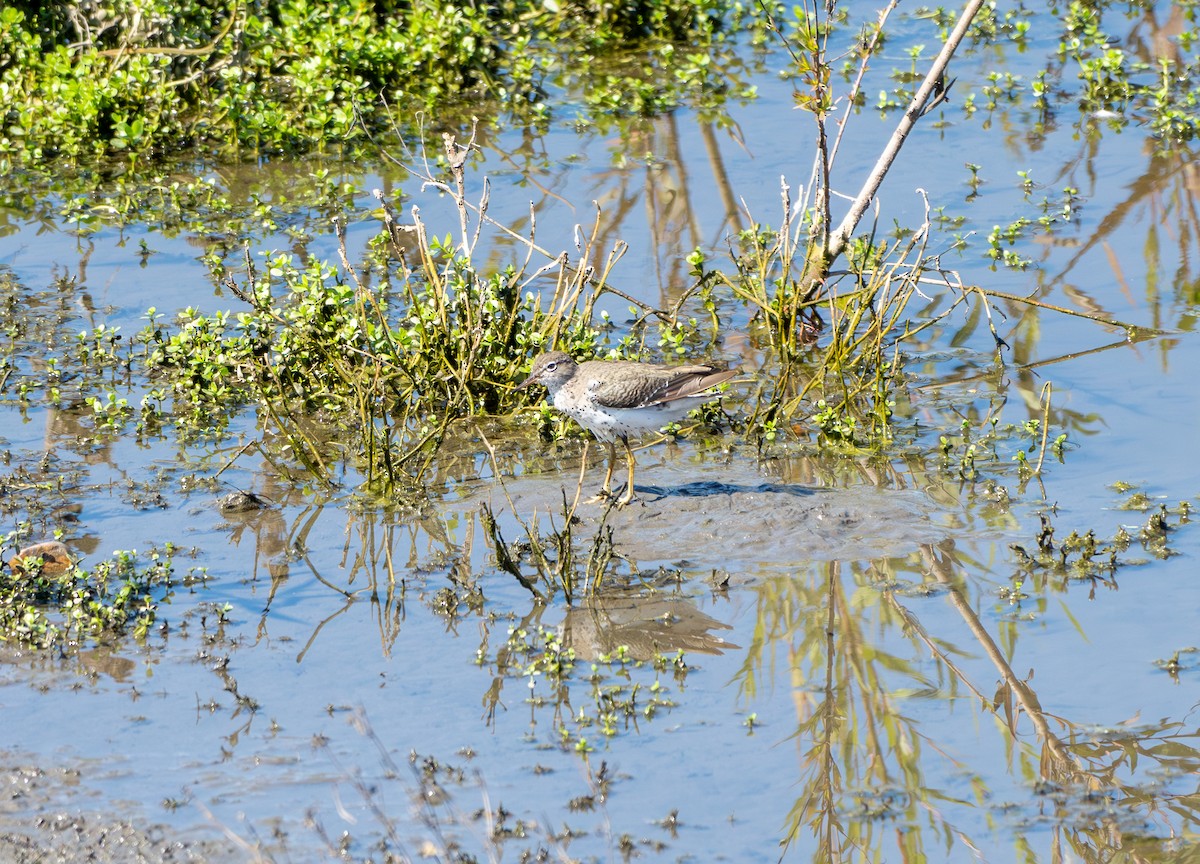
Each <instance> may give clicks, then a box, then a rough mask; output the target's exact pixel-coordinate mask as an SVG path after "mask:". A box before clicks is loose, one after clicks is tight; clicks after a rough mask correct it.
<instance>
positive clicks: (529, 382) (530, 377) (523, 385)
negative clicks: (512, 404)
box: [513, 375, 537, 390]
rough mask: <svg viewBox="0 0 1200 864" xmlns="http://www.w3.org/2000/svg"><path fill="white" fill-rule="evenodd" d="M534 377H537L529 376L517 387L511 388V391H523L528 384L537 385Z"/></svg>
mask: <svg viewBox="0 0 1200 864" xmlns="http://www.w3.org/2000/svg"><path fill="white" fill-rule="evenodd" d="M536 377H537V376H536V375H530V376H529V377H528V378H526V379H525V380H524V381H522V382H521V383H520V384H518V385H517V386H516V387H515V388H513V389H515V390H524V389H525V388H526V387H528V386H529V385H530V384H535V383H537V382H536V381H535V380H534V379H535V378H536Z"/></svg>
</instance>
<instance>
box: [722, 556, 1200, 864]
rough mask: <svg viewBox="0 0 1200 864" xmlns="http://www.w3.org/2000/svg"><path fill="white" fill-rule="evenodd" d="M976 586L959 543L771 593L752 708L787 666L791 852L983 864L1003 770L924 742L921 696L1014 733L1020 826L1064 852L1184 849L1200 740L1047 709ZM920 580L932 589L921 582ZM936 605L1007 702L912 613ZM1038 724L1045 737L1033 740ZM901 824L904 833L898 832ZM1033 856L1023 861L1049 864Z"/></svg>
mask: <svg viewBox="0 0 1200 864" xmlns="http://www.w3.org/2000/svg"><path fill="white" fill-rule="evenodd" d="M905 572H908V573H909V577H908V578H907V579H905V578H903V573H905ZM963 573H964V567H963V563H962V561H961V560H960V556H959V554H958V553H957V552H956V550H955V549H954V547H953V544H952V543H951V542H946V543H943V544H938V545H924V546H922V547H921V548H920V552H919V555H915V556H913V557H911V558H909V559H905V560H899V561H877V562H875V563H874V564H872V565H871V566H869V567H867V568H865V569H862V568H857V567H854V566H852V565H848V564H845V563H840V562H830V563H827V564H823V565H820V566H819V567H816V568H814V569H813V571H812V577H811V578H810V579H807V580H805V579H802V578H799V577H795V576H793V577H787V578H778V579H772V580H769V581H768V582H766V583H764V584H763V585H762V586H761V587H760V588H759V591H758V594H759V612H758V627H757V628H756V631H755V632H756V633H758V634H761V635H760V637H759V638H756V640H755V642H754V644H752V645H751V646H750V647H749V650H748V651H747V655H746V661H745V665H744V666H743V667H742V670H741V673H740V675H739V684H740V686H741V689H742V694H743V697H744V698H745V699H747V700H752V699H753V698H754V697H755V695H756V694H757V692H758V690H759V686H760V685H759V677H760V675H761V674H762V671H763V668H764V666H766V665H768V664H769V663H773V662H774V658H775V657H776V656H777V655H778V654H780V653H782V654H784V655H786V659H787V662H788V664H789V668H790V670H791V673H790V674H791V679H792V683H793V687H794V702H795V706H796V711H797V722H796V728H795V731H794V733H793V737H794V738H795V739H796V740H797V742H799V744H798V747H799V751H800V776H799V783H800V786H801V788H802V791H801V793H800V794H799V795H798V796H797V797H796V799H795V802H794V804H793V805H792V808H791V810H790V812H789V814H788V816H787V818H786V822H785V825H784V836H783V840H782V843H783V845H784V847H785V848H787V847H791V846H792V845H793V844H795V843H796V841H797V840H798V839H799V837H800V836H801V835H802V834H804V833H807V834H810V835H811V836H812V837H813V839H814V840H815V841H816V843H817V844H818V847H819V851H818V852H817V853H816V854H813V855H812V859H813V860H822V861H838V860H845V859H847V858H853V859H855V860H859V859H868V860H875V859H876V858H878V856H879V855H880V854H882V851H883V849H884V848H885V845H884V844H886V843H889V842H899V843H900V845H901V847H902V848H903V849H904V850H905V855H906V857H908V858H910V859H912V860H916V859H919V858H921V857H923V856H924V855H925V854H927V853H932V852H933V850H935V849H936V848H938V847H943V846H944V847H945V848H946V849H952V848H953V847H954V845H955V844H956V843H958V844H962V846H963V847H964V848H965V849H967V850H972V851H974V852H975V853H976V854H978V850H979V848H980V844H981V838H978V837H972V836H970V835H971V833H972V830H973V829H965V828H962V827H960V826H959V825H958V824H957V823H959V822H963V823H965V822H967V821H970V822H972V823H973V824H974V823H976V822H977V820H976V819H974V818H972V819H971V820H967V818H966V813H967V810H969V809H971V808H980V807H997V806H1003V805H996V804H991V803H990V802H991V801H992V798H993V793H992V792H991V791H990V790H989V788H988V786H989V785H991V783H994V781H990V782H988V781H985V778H986V777H988V776H990V775H991V774H992V773H993V772H992V771H991V770H990V769H986V768H984V767H983V766H982V764H981V765H980V766H979V767H976V766H974V765H972V764H971V759H961V758H956V757H954V756H953V755H951V753H950V748H949V747H947V746H945V745H944V744H943V743H942V742H941V741H940V740H939V738H938V737H937V736H934V735H931V734H929V733H928V732H923V731H922V730H921V728H920V727H919V725H918V722H919V721H918V719H917V717H916V716H913V715H910V714H909V713H907V712H906V711H905V710H904V709H905V699H906V698H909V699H912V698H917V697H920V698H924V699H928V698H942V699H946V700H953V699H961V698H962V697H964V696H966V697H967V698H968V699H969V700H970V701H971V702H973V703H974V704H976V705H977V706H978V707H979V709H980V710H982V711H983V712H984V713H985V714H990V715H992V716H994V717H996V718H997V720H998V721H999V722H998V723H997V724H995V725H994V726H989V724H979V728H980V729H981V730H986V729H988V728H993V729H995V730H996V731H997V732H1001V733H1002V735H1003V736H1004V740H1003V741H1002V742H1000V744H1001V746H1002V747H1003V748H1004V750H1005V751H1006V752H1008V753H1009V754H1010V758H1009V760H1008V769H1009V772H1010V773H1013V774H1014V777H1013V779H1014V780H1015V781H1016V782H1018V783H1020V784H1022V785H1024V786H1026V787H1028V788H1029V789H1030V790H1031V792H1032V794H1033V795H1034V799H1033V802H1032V804H1031V805H1030V806H1029V807H1028V808H1021V809H1018V810H1017V811H1015V814H1014V812H1011V811H1010V812H1008V816H1009V818H1013V817H1014V815H1015V818H1018V819H1021V820H1033V821H1034V822H1036V823H1037V824H1039V825H1040V826H1042V827H1048V828H1049V829H1050V830H1052V832H1053V836H1054V844H1055V848H1057V849H1060V850H1061V849H1062V848H1064V847H1067V848H1070V849H1071V851H1072V853H1073V854H1074V855H1076V856H1079V857H1080V858H1082V859H1083V860H1086V861H1108V860H1111V859H1112V856H1113V855H1114V854H1117V853H1118V852H1119V851H1120V850H1126V849H1129V848H1130V847H1131V846H1134V845H1136V844H1139V843H1142V842H1145V841H1144V840H1143V838H1144V836H1145V835H1146V834H1147V833H1148V832H1149V831H1151V830H1153V829H1150V827H1149V826H1152V825H1153V826H1158V828H1159V829H1160V830H1162V831H1164V832H1166V833H1167V834H1169V835H1171V836H1176V835H1178V834H1180V833H1184V834H1186V833H1188V832H1190V831H1191V830H1193V829H1194V826H1195V825H1196V823H1197V820H1198V818H1200V794H1197V792H1196V791H1195V790H1194V788H1192V789H1191V790H1190V791H1188V790H1187V787H1188V786H1191V787H1194V784H1193V783H1189V782H1186V781H1185V782H1184V784H1183V786H1184V788H1185V791H1183V792H1180V791H1178V790H1177V788H1176V787H1178V786H1179V783H1178V781H1179V780H1180V778H1186V777H1194V776H1196V774H1197V772H1198V771H1200V732H1198V731H1197V730H1196V729H1195V728H1194V726H1193V727H1189V726H1188V725H1187V724H1186V723H1185V722H1183V721H1179V720H1174V719H1164V720H1160V721H1158V722H1155V723H1149V724H1143V725H1140V726H1137V727H1133V726H1129V727H1122V728H1120V729H1115V730H1114V729H1095V728H1090V727H1088V726H1086V725H1084V724H1082V723H1079V722H1076V721H1072V720H1070V719H1069V718H1066V717H1063V716H1059V715H1056V714H1054V713H1052V712H1049V711H1047V710H1046V709H1045V708H1044V707H1043V705H1042V701H1041V699H1040V697H1039V695H1038V693H1037V691H1036V690H1035V689H1034V687H1033V685H1032V671H1031V672H1030V674H1029V675H1028V676H1025V677H1021V676H1020V675H1018V674H1017V673H1016V672H1015V671H1014V669H1013V667H1012V662H1011V657H1012V653H1013V652H1012V651H1011V650H1007V651H1006V650H1005V649H1004V648H1002V647H1001V645H1000V644H999V643H998V642H997V639H996V637H995V636H994V635H993V633H992V632H991V631H989V629H988V627H987V626H985V624H984V622H983V620H981V617H980V615H979V611H978V601H977V600H976V601H973V600H972V599H971V598H970V596H969V591H970V585H969V583H968V582H967V581H966V580H965V579H964V578H963ZM915 574H920V579H919V581H917V580H913V579H912V576H913V575H915ZM1047 584H1048V583H1047ZM930 595H934V596H938V597H945V598H946V600H947V601H948V602H949V605H950V607H951V608H953V610H954V611H955V612H956V613H957V615H958V616H959V617H960V618H961V620H962V622H963V623H964V624H965V625H966V627H967V630H968V632H969V633H970V634H971V636H972V638H973V640H974V642H975V643H976V646H977V649H978V652H980V653H981V654H982V655H983V656H984V657H986V658H987V660H989V661H990V662H991V664H992V665H993V666H994V668H995V670H996V672H997V673H998V675H999V683H998V686H997V688H996V690H995V693H994V695H992V696H988V695H986V694H985V690H984V686H983V685H982V684H981V683H979V682H977V681H973V680H972V679H971V674H972V668H971V664H972V662H973V659H974V658H973V656H972V653H971V652H968V650H967V649H966V648H965V646H962V645H957V644H955V643H954V642H951V641H949V640H948V639H947V638H946V637H945V636H942V635H939V634H938V633H935V632H931V631H930V630H929V629H928V628H927V627H926V626H925V625H924V624H923V622H922V620H921V616H920V615H919V614H918V613H917V612H916V611H915V610H914V608H913V607H912V606H911V605H910V603H909V601H910V598H916V597H929V596H930ZM871 612H874V616H872V615H871V614H868V613H871ZM872 617H875V618H877V619H878V622H877V623H876V624H875V625H873V626H876V627H878V628H879V630H878V632H876V633H872V632H870V629H869V627H870V626H871V625H870V622H871V621H872ZM1005 626H1008V625H1005ZM897 631H898V632H899V633H901V634H903V638H904V640H906V641H907V642H908V643H909V644H910V645H911V646H912V647H913V648H914V649H915V651H916V653H917V654H920V653H925V652H927V653H928V654H929V656H930V657H931V658H932V662H933V664H934V668H935V669H936V673H937V674H936V676H934V677H930V676H928V675H927V674H925V673H924V672H923V671H922V670H921V668H920V667H919V666H918V665H917V664H916V663H915V662H914V661H912V660H909V659H906V658H905V657H903V656H901V655H899V654H897V653H895V652H894V650H889V649H888V648H886V647H885V645H890V644H894V642H893V640H892V639H891V636H892V635H893V634H894V633H895V632H897ZM975 674H976V675H978V671H976V672H975ZM898 681H899V683H897V682H898ZM1022 718H1024V721H1025V722H1024V723H1023V722H1022ZM1026 723H1027V724H1028V728H1031V729H1032V733H1033V735H1032V738H1030V737H1029V735H1028V733H1027V732H1023V731H1022V727H1023V726H1025V724H1026ZM931 757H932V758H934V759H936V758H937V757H941V759H944V760H946V762H947V763H948V767H949V769H950V770H951V771H952V773H953V774H954V775H955V776H959V777H966V778H969V779H970V783H971V787H972V789H973V795H972V796H969V797H964V796H963V795H962V794H961V793H959V792H956V791H955V790H954V789H953V788H949V787H947V788H939V787H937V786H935V785H933V784H932V783H931V782H930V781H931V777H932V776H933V775H934V773H935V772H934V771H933V767H934V766H933V765H932V764H931V763H930V759H931ZM978 758H979V759H981V760H982V759H984V758H986V757H985V756H984V755H983V754H980V755H979V756H978ZM1147 777H1149V778H1150V779H1149V780H1147V779H1144V778H1147ZM997 812H998V813H999V812H1002V811H997ZM991 818H994V817H993V816H989V819H991ZM889 824H894V825H895V833H894V834H893V833H892V832H888V831H885V830H884V828H885V826H887V825H889ZM1189 826H1190V827H1189ZM889 838H890V839H889ZM1022 842H1023V844H1025V845H1024V846H1023V848H1024V853H1023V854H1025V856H1026V857H1027V859H1028V860H1036V858H1037V855H1036V853H1035V852H1034V851H1033V850H1032V848H1031V847H1030V846H1029V845H1028V844H1027V842H1026V841H1022ZM1159 846H1161V841H1152V842H1151V844H1150V846H1149V848H1158V847H1159Z"/></svg>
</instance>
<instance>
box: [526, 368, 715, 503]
mask: <svg viewBox="0 0 1200 864" xmlns="http://www.w3.org/2000/svg"><path fill="white" fill-rule="evenodd" d="M736 374H737V372H732V371H728V370H722V369H717V368H716V367H713V366H707V365H701V364H695V365H691V366H660V365H657V364H653V363H637V362H634V361H632V360H587V361H585V362H583V363H576V362H575V361H574V360H572V359H571V357H570V355H568V354H564V353H563V352H562V351H547V352H546V353H545V354H542V355H540V356H539V357H538V358H537V359H536V360H534V361H533V369H532V371H531V372H530V373H529V377H528V378H526V379H525V380H524V381H522V382H521V383H520V384H518V385H517V389H518V390H520V389H523V388H525V387H528V386H529V385H530V384H544V385H545V387H546V389H547V390H549V391H550V400H551V401H552V402H553V403H554V407H555V408H557V409H558V410H559V411H561V412H563V413H564V414H566V415H567V416H568V417H571V418H573V419H574V420H575V421H576V422H578V423H579V425H580V426H582V427H583V428H585V429H587V430H588V431H589V432H591V433H592V434H593V435H595V436H596V438H597V439H599V440H600V441H605V442H607V443H608V471H607V472H605V474H604V486H603V488H602V489H601V491H600V496H599V497H602V498H611V497H612V489H611V486H612V475H613V469H614V468H615V466H616V461H617V444H616V442H617V439H620V441H621V443H622V444H624V445H625V453H626V455H627V456H628V459H629V483H628V485H627V486H626V487H625V494H624V495H623V496H621V499H620V500H619V501H618V502H617V503H618V504H621V505H625V504H628V503H629V502H630V501H632V500H633V465H634V459H633V449H632V448H631V447H630V446H629V438H630V437H631V436H632V437H634V438H637V437H640V436H642V435H645V434H646V433H648V432H656V431H658V430H659V429H661V428H662V427H663V426H665V425H667V424H668V423H673V422H675V421H677V420H682V419H683V418H684V417H685V416H687V413H688V412H689V411H691V410H692V409H693V408H696V407H698V406H700V405H703V404H704V403H705V402H707V401H709V400H711V399H713V398H715V397H716V396H717V394H716V393H714V392H713V388H714V387H716V386H717V385H719V384H723V383H724V382H726V381H728V380H729V379H730V378H732V377H733V376H734V375H736Z"/></svg>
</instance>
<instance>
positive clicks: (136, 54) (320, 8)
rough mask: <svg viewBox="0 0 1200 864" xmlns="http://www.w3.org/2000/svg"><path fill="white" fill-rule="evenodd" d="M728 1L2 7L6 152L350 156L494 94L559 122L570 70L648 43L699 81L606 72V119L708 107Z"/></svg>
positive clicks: (645, 55) (506, 107) (0, 97)
mask: <svg viewBox="0 0 1200 864" xmlns="http://www.w3.org/2000/svg"><path fill="white" fill-rule="evenodd" d="M726 5H727V4H726V3H724V2H718V0H653V2H652V0H641V2H628V3H619V4H610V3H601V2H591V0H579V2H570V3H565V4H562V5H559V4H556V3H542V2H529V0H504V2H501V3H489V4H474V3H465V4H452V3H442V2H435V0H413V2H405V3H400V2H382V3H380V2H369V0H351V2H349V3H338V4H329V3H323V2H314V0H267V2H261V3H241V2H224V0H221V2H217V0H181V2H174V0H172V2H167V0H150V2H145V3H130V2H127V0H99V2H95V3H88V4H76V3H66V2H51V3H29V2H15V3H6V4H5V5H4V8H3V9H0V104H3V105H5V106H7V108H6V110H5V111H4V112H0V113H2V114H3V120H4V122H3V124H2V125H3V128H4V132H3V134H0V159H3V158H4V157H5V156H7V157H9V158H10V159H15V160H17V161H18V162H20V163H28V164H34V163H38V162H44V161H46V160H50V159H53V158H55V157H58V156H65V157H71V158H79V157H96V156H114V155H118V156H119V155H124V156H126V157H127V158H129V159H130V160H132V161H137V160H139V159H144V158H145V157H155V156H161V155H165V154H169V153H171V152H173V151H176V150H178V149H179V148H182V147H191V146H199V147H203V148H205V149H211V150H215V151H216V152H218V153H220V154H221V155H222V156H224V157H241V156H245V155H254V154H258V153H262V152H287V153H296V152H303V151H306V150H311V149H322V150H325V149H331V148H337V149H341V148H344V147H351V148H352V147H354V146H355V145H358V144H362V143H364V142H366V141H368V139H369V138H370V136H372V135H373V134H375V133H378V132H380V131H384V130H388V129H391V128H392V127H393V125H394V123H395V119H394V116H393V113H392V111H393V107H392V106H395V108H396V109H398V110H400V111H401V113H402V115H403V116H402V122H403V123H405V124H407V123H409V122H411V118H412V117H413V116H414V115H415V114H416V113H417V112H418V111H421V110H424V111H429V112H431V113H436V114H437V115H438V116H439V117H441V118H443V119H445V118H448V117H451V116H455V115H458V116H469V115H470V114H471V113H478V112H480V103H481V101H487V102H491V103H492V104H494V105H495V108H496V110H498V111H502V112H511V113H512V114H513V115H514V116H515V117H516V118H519V120H520V122H521V123H523V124H529V123H534V124H536V123H539V122H544V120H545V119H546V117H547V115H548V111H549V109H548V108H547V105H546V100H545V98H544V97H545V93H546V90H547V88H549V87H551V86H566V85H569V82H568V81H567V80H566V79H565V77H564V75H565V73H564V72H563V71H562V70H563V69H564V68H565V67H566V66H568V65H570V66H572V67H575V68H583V67H590V66H591V65H592V63H591V61H592V60H594V59H596V58H600V57H602V56H605V55H609V54H612V53H614V52H617V51H620V52H622V53H624V52H630V51H637V52H641V53H640V56H639V57H638V58H637V63H636V66H637V67H638V68H639V69H641V68H644V66H645V65H646V63H648V62H649V63H651V64H652V65H668V64H669V65H674V66H679V65H682V66H683V67H684V68H685V69H687V70H688V72H689V74H687V75H683V76H675V77H674V78H672V79H668V81H669V85H668V86H667V87H665V88H662V87H659V88H657V89H656V90H655V91H654V92H653V93H647V92H645V86H644V84H643V83H642V79H644V77H645V76H644V75H640V74H639V75H637V76H632V75H623V74H619V73H618V74H613V75H609V76H608V77H606V78H603V80H602V82H599V83H602V84H603V85H604V87H605V88H606V90H607V93H608V94H609V95H608V96H606V97H604V98H598V99H594V100H590V101H591V104H592V105H593V106H594V107H596V108H598V109H600V110H601V111H603V110H606V109H605V106H608V108H611V109H614V110H615V109H616V107H617V106H619V108H620V109H621V110H625V109H627V108H628V106H630V105H634V106H638V108H639V110H648V111H655V112H657V111H662V110H667V109H669V108H671V107H674V106H675V105H678V104H680V103H681V101H683V100H684V99H688V98H691V97H692V96H695V97H697V98H703V99H705V100H708V101H710V102H711V101H713V100H720V99H723V98H725V95H726V94H727V93H728V92H730V89H731V88H730V87H729V85H728V83H724V84H723V83H722V79H723V76H722V74H721V72H720V70H719V68H717V67H719V65H720V64H714V63H713V62H711V59H712V53H713V50H712V49H713V48H714V46H716V45H717V44H718V43H719V36H720V33H721V30H722V27H723V26H724V23H725V22H724V17H725V16H724V13H725V11H726ZM676 45H680V46H687V49H688V50H687V51H686V52H685V51H682V50H681V51H678V52H677V51H676V49H675V46H676ZM568 56H569V57H570V58H571V63H570V64H566V63H564V62H562V61H563V59H564V58H566V57H568ZM585 58H586V60H585ZM649 58H655V59H653V60H651V59H649ZM560 79H562V80H561V81H560ZM629 93H633V94H635V95H634V96H630V95H629Z"/></svg>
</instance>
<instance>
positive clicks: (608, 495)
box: [588, 441, 617, 504]
mask: <svg viewBox="0 0 1200 864" xmlns="http://www.w3.org/2000/svg"><path fill="white" fill-rule="evenodd" d="M616 463H617V442H616V441H609V442H608V469H607V470H606V471H605V472H604V485H603V486H601V487H600V491H599V492H597V493H596V494H595V495H593V496H592V497H591V498H589V499H588V503H589V504H599V503H600V502H601V501H611V500H612V497H613V494H612V475H613V468H614V467H615V466H616Z"/></svg>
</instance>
